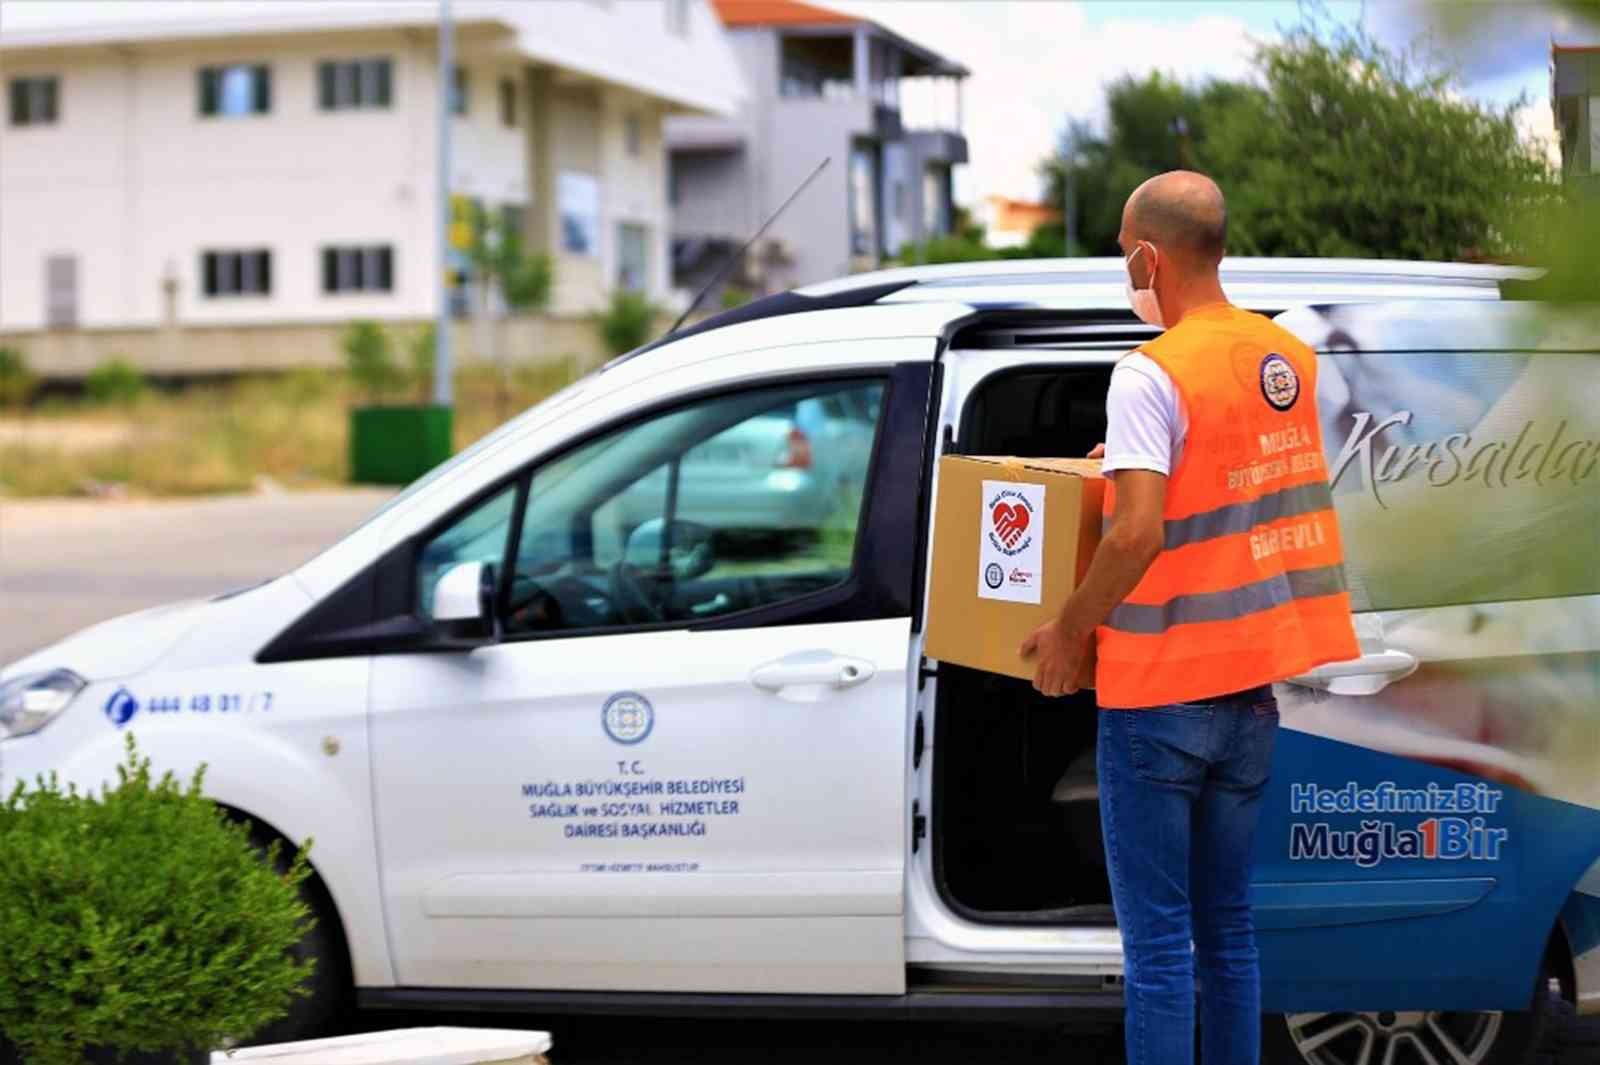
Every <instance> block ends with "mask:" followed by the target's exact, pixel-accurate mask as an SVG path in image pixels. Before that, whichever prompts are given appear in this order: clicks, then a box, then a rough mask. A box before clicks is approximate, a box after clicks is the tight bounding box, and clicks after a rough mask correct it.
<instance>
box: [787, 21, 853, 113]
mask: <svg viewBox="0 0 1600 1065" xmlns="http://www.w3.org/2000/svg"><path fill="white" fill-rule="evenodd" d="M780 49H781V58H780V61H779V74H778V77H779V82H778V92H779V93H780V94H781V95H783V96H807V97H817V96H820V97H822V98H823V99H825V100H849V99H853V98H854V97H855V93H856V47H855V38H853V37H785V38H784V39H783V41H782V43H781V45H780Z"/></svg>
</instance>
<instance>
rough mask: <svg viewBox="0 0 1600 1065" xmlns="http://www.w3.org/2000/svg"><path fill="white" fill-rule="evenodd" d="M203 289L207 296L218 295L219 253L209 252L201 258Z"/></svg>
mask: <svg viewBox="0 0 1600 1065" xmlns="http://www.w3.org/2000/svg"><path fill="white" fill-rule="evenodd" d="M200 274H201V278H202V280H201V287H202V288H203V289H204V291H205V294H206V295H207V296H215V295H216V294H217V253H216V252H214V251H208V252H206V253H205V254H204V255H202V256H201V257H200Z"/></svg>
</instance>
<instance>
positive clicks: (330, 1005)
mask: <svg viewBox="0 0 1600 1065" xmlns="http://www.w3.org/2000/svg"><path fill="white" fill-rule="evenodd" d="M250 836H251V839H253V840H254V841H255V843H256V845H257V846H258V847H260V848H261V850H262V851H263V852H265V851H266V849H267V847H268V846H269V845H270V844H271V841H272V840H274V839H277V838H279V837H278V836H277V835H276V833H274V832H273V831H272V830H271V829H268V828H265V827H263V826H262V825H259V824H252V825H251V826H250ZM293 856H294V848H293V847H291V846H290V845H289V843H288V842H287V841H284V842H283V843H282V845H281V846H280V848H279V851H278V865H279V868H280V870H283V871H287V870H288V867H289V860H290V859H291V858H292V857H293ZM300 898H301V901H303V902H304V903H305V904H306V906H307V907H308V908H309V909H310V910H311V927H310V928H308V929H306V934H305V935H304V936H302V937H301V939H300V942H298V943H296V944H295V945H294V946H293V947H290V948H289V953H290V955H292V956H293V957H294V958H295V959H296V960H301V961H311V962H312V963H313V964H314V966H315V967H314V968H313V970H312V973H311V976H310V977H308V978H307V980H306V982H305V985H304V987H305V990H306V993H305V994H304V995H301V996H299V997H297V998H295V999H294V1000H293V1001H291V1002H290V1003H289V1012H288V1013H287V1014H285V1015H284V1016H283V1017H280V1018H279V1019H278V1020H276V1021H273V1022H272V1023H271V1024H269V1025H268V1026H267V1027H266V1028H263V1029H262V1030H261V1031H259V1032H257V1033H255V1034H254V1035H252V1036H250V1037H249V1039H248V1040H247V1041H246V1043H245V1045H246V1046H261V1045H266V1044H271V1043H291V1042H295V1041H297V1040H301V1039H316V1038H319V1037H322V1036H328V1035H336V1034H338V1033H339V1031H340V1030H341V1027H342V1026H343V1025H344V1024H345V1023H346V1022H347V1021H348V1019H349V1013H350V1001H351V996H350V990H351V985H352V979H351V974H350V954H349V951H348V949H347V948H346V947H345V941H344V928H343V926H342V925H341V924H340V922H339V914H338V911H336V910H335V909H334V906H333V899H332V897H331V896H329V894H328V889H327V888H325V887H324V886H323V884H322V881H321V880H320V879H319V878H318V877H317V874H316V872H315V871H313V872H312V874H311V875H310V876H309V877H307V878H306V879H305V880H303V881H301V882H300Z"/></svg>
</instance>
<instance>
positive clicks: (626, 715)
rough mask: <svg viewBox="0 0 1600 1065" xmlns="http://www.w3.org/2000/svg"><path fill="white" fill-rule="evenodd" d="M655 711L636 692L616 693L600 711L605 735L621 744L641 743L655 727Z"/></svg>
mask: <svg viewBox="0 0 1600 1065" xmlns="http://www.w3.org/2000/svg"><path fill="white" fill-rule="evenodd" d="M655 723H656V711H655V708H654V707H653V706H651V705H650V700H649V699H646V698H645V697H644V696H642V695H640V694H639V693H638V692H618V693H617V694H615V695H613V696H612V697H611V698H609V699H607V700H606V704H605V706H604V707H602V708H601V710H600V724H601V725H602V726H603V727H604V728H605V730H606V735H607V736H610V737H611V738H612V739H613V740H616V741H617V742H618V743H623V744H630V745H631V744H635V743H639V742H641V741H642V740H643V739H644V738H645V737H646V736H648V735H650V730H651V729H652V728H654V727H655Z"/></svg>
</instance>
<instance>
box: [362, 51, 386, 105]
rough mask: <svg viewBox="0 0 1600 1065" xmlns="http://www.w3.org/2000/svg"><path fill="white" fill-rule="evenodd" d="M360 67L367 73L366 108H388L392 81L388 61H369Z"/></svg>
mask: <svg viewBox="0 0 1600 1065" xmlns="http://www.w3.org/2000/svg"><path fill="white" fill-rule="evenodd" d="M362 65H363V66H364V67H365V68H366V72H367V83H368V88H367V96H366V102H367V106H369V107H388V106H389V97H390V94H391V92H392V81H393V77H392V70H391V65H390V61H389V60H387V59H369V60H367V61H366V62H365V63H364V64H362Z"/></svg>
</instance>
